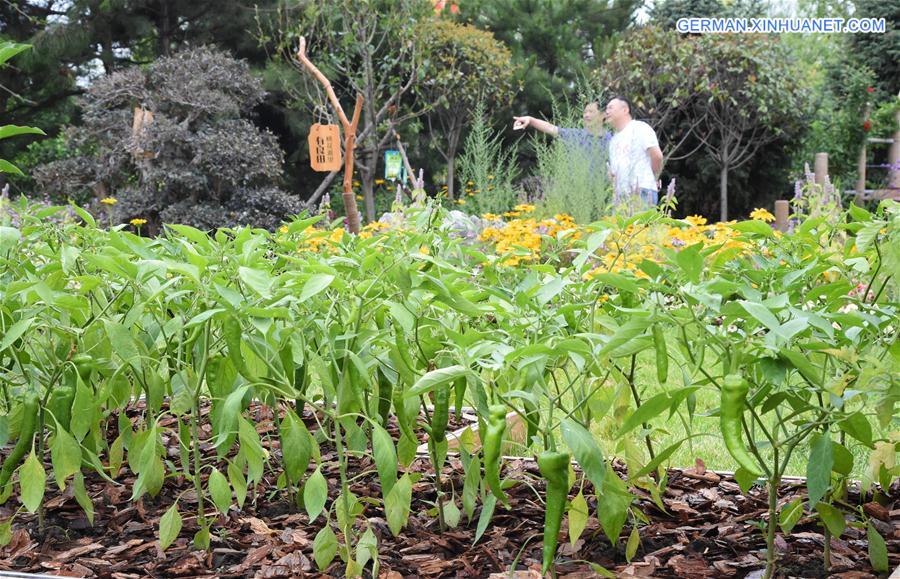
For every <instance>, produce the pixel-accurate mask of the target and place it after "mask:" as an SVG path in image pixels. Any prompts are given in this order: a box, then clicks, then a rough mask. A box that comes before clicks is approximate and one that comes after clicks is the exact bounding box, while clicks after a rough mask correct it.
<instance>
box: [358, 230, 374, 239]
mask: <svg viewBox="0 0 900 579" xmlns="http://www.w3.org/2000/svg"><path fill="white" fill-rule="evenodd" d="M370 237H372V232H371V231H360V232H359V238H360V239H369V238H370Z"/></svg>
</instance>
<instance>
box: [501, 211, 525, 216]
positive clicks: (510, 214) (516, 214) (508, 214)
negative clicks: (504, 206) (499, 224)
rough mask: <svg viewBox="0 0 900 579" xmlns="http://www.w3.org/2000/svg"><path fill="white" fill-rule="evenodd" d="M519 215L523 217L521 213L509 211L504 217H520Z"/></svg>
mask: <svg viewBox="0 0 900 579" xmlns="http://www.w3.org/2000/svg"><path fill="white" fill-rule="evenodd" d="M519 215H521V213H519V212H518V211H507V212H506V213H504V214H503V216H504V217H518V216H519Z"/></svg>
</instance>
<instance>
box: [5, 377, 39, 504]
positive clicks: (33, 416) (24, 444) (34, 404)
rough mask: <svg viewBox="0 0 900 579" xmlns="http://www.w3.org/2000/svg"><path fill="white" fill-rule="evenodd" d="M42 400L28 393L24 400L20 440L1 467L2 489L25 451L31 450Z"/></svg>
mask: <svg viewBox="0 0 900 579" xmlns="http://www.w3.org/2000/svg"><path fill="white" fill-rule="evenodd" d="M39 412H40V401H39V399H38V396H37V394H27V395H26V396H25V400H24V401H23V402H22V427H21V428H20V429H19V440H18V441H17V442H16V446H15V447H14V448H13V450H12V452H11V453H9V456H8V457H6V460H5V461H4V462H3V468H2V469H0V489H2V488H3V487H5V486H6V484H7V483H8V482H9V479H10V478H11V477H12V474H13V473H14V472H15V470H16V469H17V468H18V467H19V462H20V461H21V460H22V457H23V456H25V453H26V452H28V451H30V450H31V447H32V444H33V440H34V433H35V431H36V430H37V426H38V413H39Z"/></svg>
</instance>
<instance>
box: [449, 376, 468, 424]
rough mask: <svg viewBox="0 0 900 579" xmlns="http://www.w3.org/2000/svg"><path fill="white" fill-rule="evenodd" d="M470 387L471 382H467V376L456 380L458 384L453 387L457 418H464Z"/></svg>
mask: <svg viewBox="0 0 900 579" xmlns="http://www.w3.org/2000/svg"><path fill="white" fill-rule="evenodd" d="M468 385H469V381H468V380H466V377H465V376H461V377H459V378H457V379H456V384H454V385H453V394H454V395H455V396H456V400H455V403H456V404H455V406H456V417H457V418H459V417H460V416H462V406H463V402H465V399H466V386H468Z"/></svg>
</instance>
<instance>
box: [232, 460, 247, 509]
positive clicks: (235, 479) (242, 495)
mask: <svg viewBox="0 0 900 579" xmlns="http://www.w3.org/2000/svg"><path fill="white" fill-rule="evenodd" d="M228 480H229V481H231V486H232V488H234V498H235V499H236V500H237V504H238V507H240V508H244V501H245V500H247V479H246V478H245V477H244V472H243V471H242V470H241V469H240V468H238V467H237V465H236V464H234V463H233V462H229V463H228Z"/></svg>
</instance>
